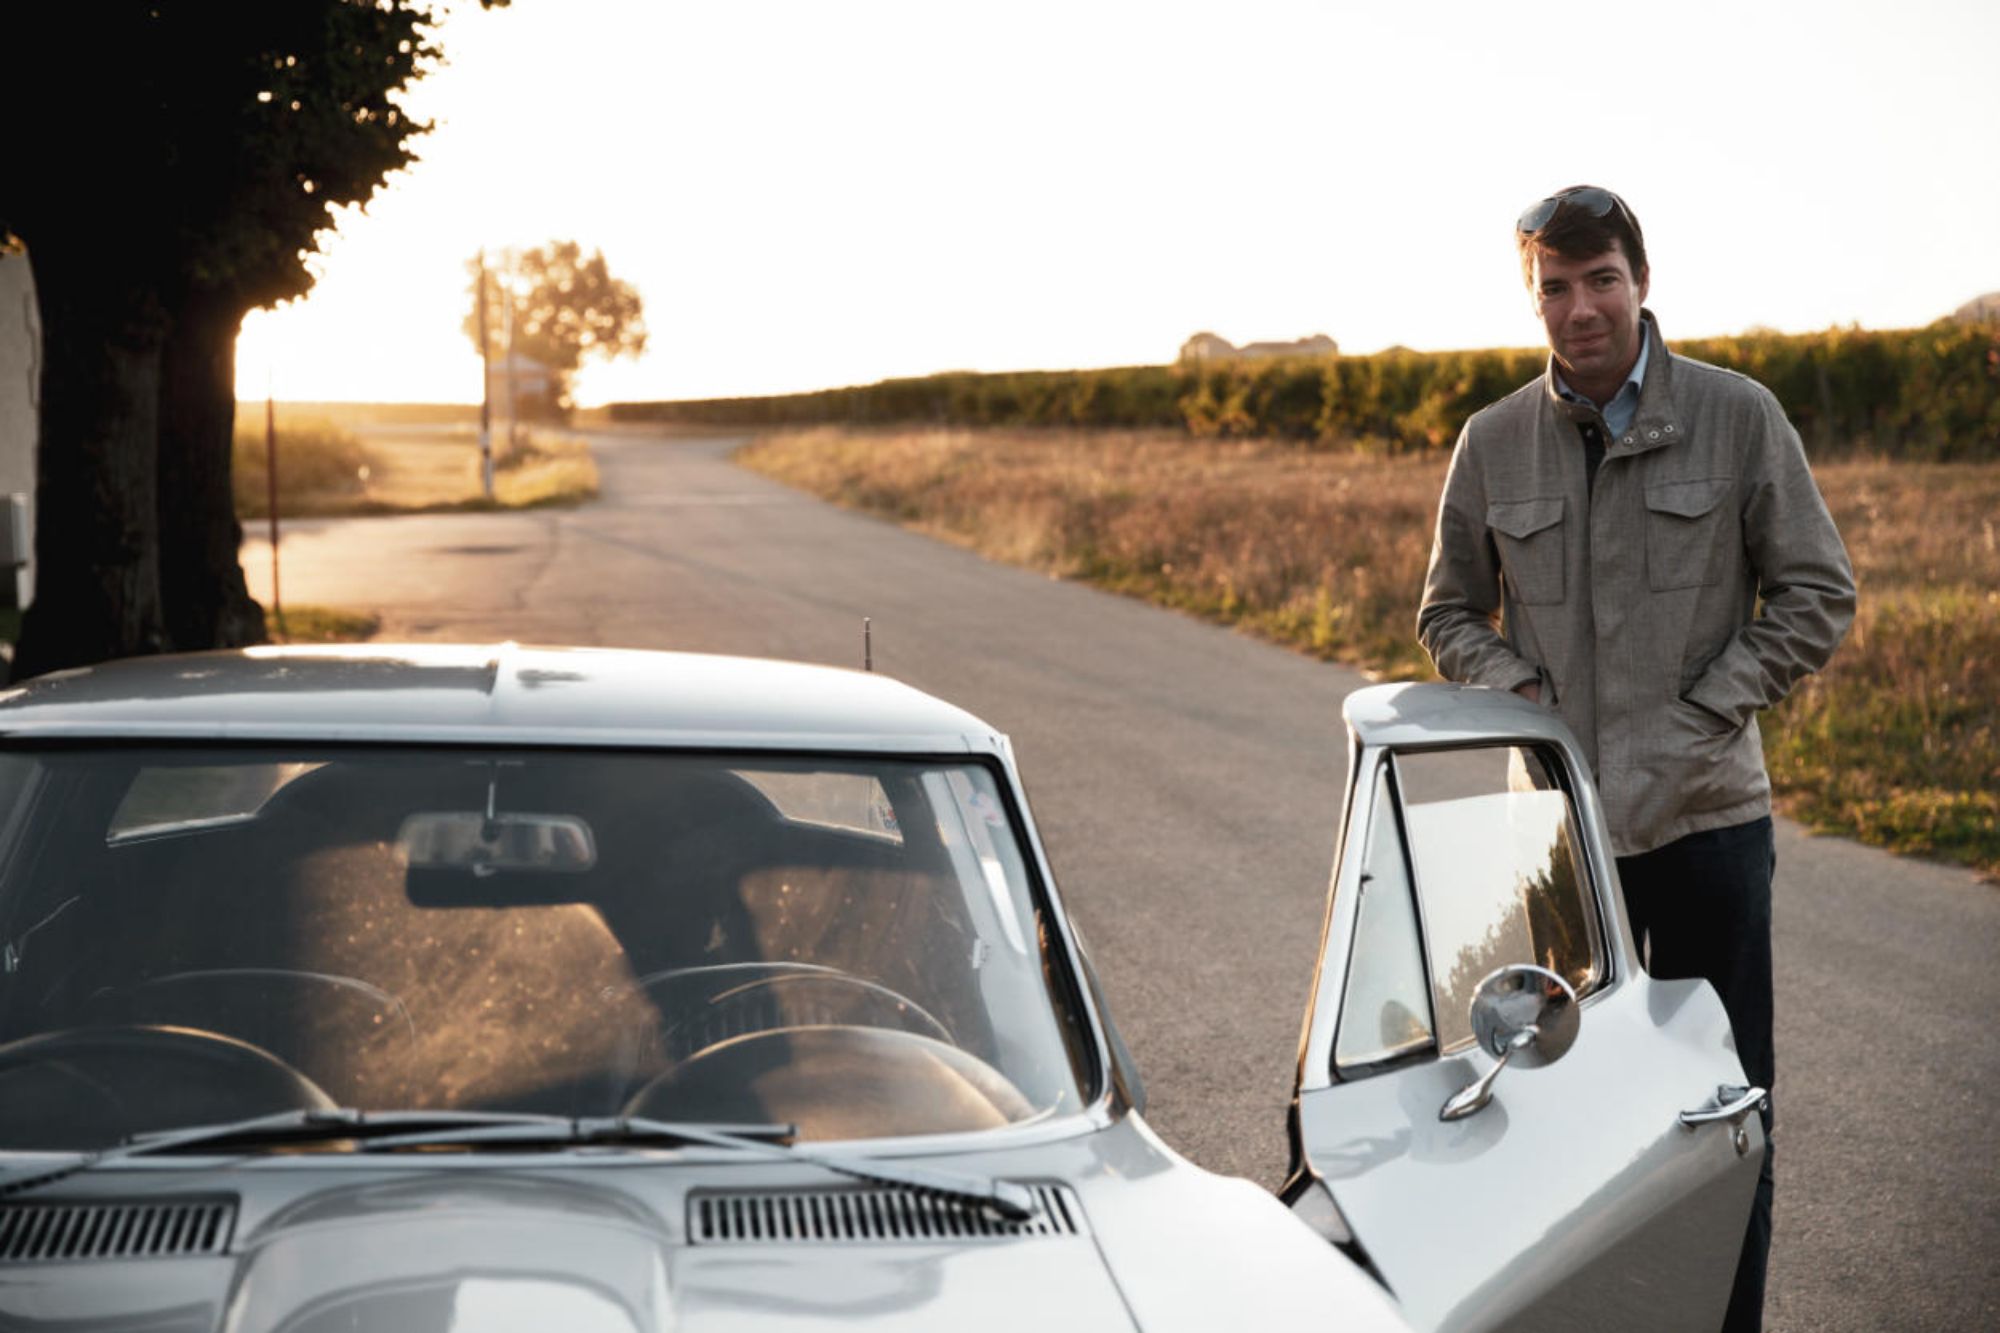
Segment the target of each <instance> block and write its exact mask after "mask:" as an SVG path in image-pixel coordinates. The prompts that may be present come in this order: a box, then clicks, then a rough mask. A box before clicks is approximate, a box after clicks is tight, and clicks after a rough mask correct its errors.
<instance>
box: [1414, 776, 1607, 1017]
mask: <svg viewBox="0 0 2000 1333" xmlns="http://www.w3.org/2000/svg"><path fill="white" fill-rule="evenodd" d="M1395 769H1396V779H1397V782H1396V790H1397V793H1398V796H1399V798H1400V799H1399V802H1398V805H1399V808H1400V811H1401V814H1402V817H1403V823H1404V827H1405V828H1406V829H1407V830H1408V837H1409V853H1410V865H1411V869H1412V871H1413V874H1414V878H1415V883H1416V897H1417V901H1418V903H1419V905H1420V910H1421V914H1422V916H1421V919H1422V923H1423V929H1424V934H1425V938H1426V942H1427V944H1428V954H1429V964H1430V984H1431V993H1432V1002H1433V1005H1434V1009H1435V1013H1436V1016H1437V1039H1438V1044H1439V1047H1440V1049H1441V1050H1443V1051H1445V1052H1447V1053H1449V1052H1452V1051H1455V1050H1458V1049H1461V1048H1462V1047H1464V1046H1465V1045H1467V1044H1469V1043H1470V1042H1471V1040H1472V1028H1471V1022H1470V1020H1469V1018H1468V1010H1469V1006H1470V1003H1471V999H1472V992H1473V989H1474V988H1475V987H1476V986H1478V984H1479V982H1480V980H1481V979H1482V978H1484V977H1485V976H1486V975H1488V974H1489V973H1491V972H1492V971H1493V970H1494V969H1496V968H1500V967H1504V966H1506V965H1507V964H1509V963H1534V964H1538V965H1540V966H1542V967H1546V968H1548V969H1550V970H1551V971H1553V972H1555V973H1557V974H1559V975H1560V976H1562V977H1563V978H1564V979H1565V980H1566V981H1568V982H1569V983H1570V985H1571V986H1573V987H1574V988H1575V989H1576V992H1577V994H1578V995H1579V996H1582V995H1585V994H1588V993H1589V992H1590V991H1591V990H1593V989H1595V987H1596V986H1597V985H1598V984H1599V983H1600V982H1601V981H1602V979H1603V977H1604V962H1603V957H1604V953H1603V945H1602V940H1601V932H1600V926H1599V923H1598V915H1597V911H1596V905H1595V901H1594V898H1593V897H1592V894H1591V889H1590V882H1589V878H1588V869H1587V866H1586V864H1585V862H1584V860H1583V858H1582V855H1581V851H1580V847H1581V844H1580V839H1579V836H1578V832H1577V822H1576V812H1575V810H1574V808H1573V807H1572V804H1571V801H1570V797H1569V793H1568V791H1567V790H1565V788H1564V786H1563V785H1562V784H1561V783H1560V782H1558V781H1555V780H1554V776H1553V775H1556V774H1559V773H1560V772H1561V771H1562V770H1561V767H1560V761H1559V760H1558V759H1557V758H1556V757H1555V756H1554V755H1553V754H1552V753H1544V752H1541V751H1537V750H1531V749H1521V748H1512V747H1501V746H1495V747H1490V748H1487V749H1483V750H1452V751H1426V752H1418V753H1411V754H1399V755H1397V756H1396V759H1395Z"/></svg>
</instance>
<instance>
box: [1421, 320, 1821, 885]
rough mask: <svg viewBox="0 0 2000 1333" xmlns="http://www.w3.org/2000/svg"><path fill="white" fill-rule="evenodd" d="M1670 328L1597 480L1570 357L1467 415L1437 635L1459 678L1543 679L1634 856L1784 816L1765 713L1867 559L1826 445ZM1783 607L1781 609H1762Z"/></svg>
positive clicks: (1425, 638) (1617, 837)
mask: <svg viewBox="0 0 2000 1333" xmlns="http://www.w3.org/2000/svg"><path fill="white" fill-rule="evenodd" d="M1643 327H1644V329H1645V336H1646V337H1648V338H1650V339H1651V340H1652V342H1651V352H1650V354H1649V360H1648V363H1647V367H1646V380H1645V384H1644V385H1643V386H1642V387H1641V390H1640V395H1639V410H1638V413H1637V415H1636V416H1635V417H1634V418H1633V421H1632V426H1631V429H1630V430H1628V431H1627V432H1626V433H1625V434H1624V435H1623V436H1620V437H1617V438H1610V437H1609V432H1608V431H1607V432H1606V435H1607V440H1608V447H1607V449H1606V451H1605V457H1604V462H1603V464H1602V465H1601V466H1600V468H1599V469H1598V474H1597V480H1596V486H1595V490H1594V492H1592V491H1588V490H1586V484H1585V482H1586V479H1585V477H1584V450H1583V443H1582V440H1581V438H1580V436H1579V435H1578V432H1577V423H1578V422H1579V421H1584V420H1598V421H1599V423H1600V427H1601V418H1598V417H1597V414H1596V413H1595V412H1593V411H1591V410H1590V409H1589V408H1585V407H1581V406H1577V405H1574V404H1571V403H1567V402H1565V401H1563V400H1562V399H1561V398H1560V397H1558V396H1557V394H1556V392H1555V384H1554V366H1553V362H1552V363H1551V367H1550V371H1549V373H1546V374H1544V375H1543V376H1542V378H1541V379H1539V380H1536V381H1535V382H1533V383H1531V384H1528V385H1526V386H1524V387H1522V388H1521V389H1518V390H1516V391H1515V392H1514V393H1512V394H1510V395H1509V396H1507V397H1506V398H1503V399H1501V400H1500V401H1499V402H1497V403H1495V404H1493V405H1492V406H1491V407H1488V408H1486V409H1485V410H1483V411H1481V412H1478V413H1476V414H1475V415H1474V416H1473V417H1472V419H1471V420H1470V421H1468V422H1466V424H1465V429H1464V431H1463V432H1461V433H1460V435H1459V438H1458V447H1457V449H1456V450H1455V451H1454V452H1453V454H1452V460H1451V471H1450V474H1449V475H1448V476H1447V477H1446V479H1445V485H1444V497H1443V500H1442V502H1441V503H1440V505H1439V508H1438V520H1437V533H1436V537H1435V539H1434V541H1433V543H1432V546H1431V563H1430V571H1429V574H1428V575H1427V577H1426V578H1425V581H1424V600H1423V606H1422V609H1421V610H1420V611H1419V612H1418V613H1417V637H1418V639H1419V640H1420V641H1421V642H1422V643H1423V645H1424V649H1425V651H1427V652H1428V653H1430V655H1431V660H1432V661H1434V662H1435V663H1436V664H1437V669H1438V671H1439V672H1440V673H1441V674H1443V675H1444V676H1445V678H1446V679H1448V680H1456V681H1464V682H1468V683H1471V684H1475V685H1491V686H1495V687H1497V688H1500V689H1511V688H1513V687H1514V686H1516V685H1520V684H1523V683H1525V682H1527V681H1531V680H1540V681H1541V683H1542V699H1543V702H1545V703H1550V704H1552V705H1553V706H1554V707H1555V709H1556V711H1557V712H1558V713H1559V714H1561V716H1562V718H1563V720H1564V721H1565V722H1567V723H1568V724H1569V726H1570V729H1571V730H1572V731H1574V732H1575V733H1576V735H1577V739H1578V740H1580V741H1581V742H1582V743H1583V748H1584V752H1585V753H1586V754H1588V755H1590V756H1591V758H1592V762H1593V764H1594V766H1595V768H1596V776H1597V782H1598V788H1599V791H1600V793H1601V794H1602V796H1603V799H1604V807H1605V810H1606V812H1607V814H1608V815H1609V817H1610V822H1611V830H1612V841H1613V846H1614V848H1615V850H1616V852H1617V854H1618V855H1620V856H1626V855H1631V854H1634V853H1638V852H1644V851H1650V850H1652V849H1653V848H1655V847H1660V846H1663V845H1664V844H1666V843H1669V842H1672V841H1673V840H1674V839H1676V838H1679V837H1682V836H1684V835H1686V834H1689V833H1694V832H1698V831H1700V830H1703V829H1712V828H1723V827H1727V826H1728V825H1731V824H1740V823H1743V822H1745V821H1746V820H1750V819H1755V818H1756V817H1757V816H1759V815H1762V814H1766V813H1768V812H1769V811H1770V808H1771V783H1770V779H1769V777H1768V776H1767V775H1766V774H1765V772H1764V750H1763V741H1762V738H1761V737H1760V736H1759V734H1758V731H1757V710H1759V709H1760V708H1767V707H1769V706H1770V705H1772V704H1774V703H1776V702H1778V701H1779V700H1780V699H1782V698H1784V697H1785V694H1786V693H1787V692H1788V691H1789V690H1790V689H1791V688H1792V686H1793V685H1794V684H1795V683H1796V682H1797V681H1798V680H1799V679H1800V678H1802V677H1804V676H1805V675H1807V674H1808V673H1810V672H1813V671H1817V670H1818V669H1819V668H1820V667H1822V666H1824V665H1825V664H1826V660H1827V658H1828V657H1830V656H1831V655H1832V653H1833V650H1834V647H1835V646H1836V645H1837V644H1838V643H1839V642H1840V639H1841V636H1842V635H1843V634H1845V633H1846V632H1847V626H1848V623H1849V622H1850V621H1851V620H1852V619H1853V617H1854V571H1853V568H1852V567H1851V566H1850V565H1849V564H1848V559H1847V550H1846V548H1845V547H1844V546H1843V545H1842V544H1841V541H1840V534H1839V533H1838V532H1836V531H1835V530H1834V526H1833V520H1832V518H1831V517H1830V516H1829V515H1828V514H1827V511H1826V504H1825V502H1824V501H1823V500H1822V499H1821V498H1820V494H1819V488H1818V487H1817V486H1816V485H1814V483H1813V479H1812V474H1811V472H1810V471H1808V470H1807V467H1806V459H1805V451H1804V449H1803V447H1802V446H1801V445H1800V443H1799V437H1798V434H1797V432H1796V431H1794V430H1793V429H1792V427H1791V423H1789V422H1788V421H1786V420H1785V415H1784V413H1783V412H1782V411H1781V410H1780V409H1779V407H1778V402H1777V399H1775V398H1774V397H1772V395H1771V393H1770V392H1769V391H1768V390H1767V389H1765V388H1764V387H1763V386H1762V385H1760V384H1758V383H1756V382H1755V381H1754V380H1750V379H1746V378H1745V377H1743V376H1741V375H1738V374H1736V373H1735V372H1733V371H1728V370H1722V369H1719V368H1717V367H1715V366H1710V365H1706V364H1704V363H1703V362H1700V361H1692V360H1689V359H1687V358H1685V357H1678V356H1672V355H1670V354H1669V353H1668V351H1667V348H1666V344H1665V343H1664V342H1663V341H1662V339H1661V337H1660V333H1659V328H1658V326H1657V324H1656V323H1655V322H1654V320H1653V317H1652V314H1651V312H1645V314H1644V315H1643ZM1760 600H1761V603H1762V606H1761V609H1760V608H1759V602H1760Z"/></svg>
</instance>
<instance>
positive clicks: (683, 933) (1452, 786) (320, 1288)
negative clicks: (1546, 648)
mask: <svg viewBox="0 0 2000 1333" xmlns="http://www.w3.org/2000/svg"><path fill="white" fill-rule="evenodd" d="M1347 718H1348V725H1349V729H1350V732H1351V734H1352V738H1353V746H1354V749H1353V762H1354V768H1353V772H1352V777H1351V781H1350V784H1349V794H1348V800H1347V809H1346V812H1345V818H1346V833H1345V836H1344V837H1343V839H1342V843H1341V850H1340V853H1339V859H1338V863H1337V865H1336V867H1335V870H1334V876H1333V887H1332V893H1331V897H1330V906H1329V910H1328V913H1327V917H1326V923H1325V935H1324V944H1323V947H1322V949H1321V958H1320V963H1319V973H1318V978H1317V985H1316V988H1315V992H1314V999H1313V1003H1312V1008H1311V1011H1310V1012H1309V1013H1308V1014H1307V1016H1306V1023H1305V1029H1304V1035H1303V1038H1302V1043H1301V1048H1300V1062H1299V1085H1298V1095H1297V1098H1296V1101H1295V1104H1294V1105H1293V1107H1292V1108H1291V1116H1290V1121H1289V1125H1290V1133H1291V1137H1292V1143H1293V1149H1294V1161H1295V1170H1294V1175H1293V1179H1292V1181H1291V1182H1290V1184H1289V1185H1288V1186H1287V1188H1286V1190H1285V1191H1284V1195H1283V1199H1282V1201H1281V1200H1280V1199H1279V1198H1274V1197H1272V1196H1271V1195H1269V1194H1267V1193H1265V1192H1263V1191H1262V1190H1260V1189H1258V1188H1256V1187H1255V1186H1253V1185H1251V1184H1249V1183H1248V1182H1245V1181H1240V1180H1233V1179H1227V1178H1223V1177H1218V1176H1214V1175H1211V1174H1209V1173H1208V1172H1205V1171H1203V1170H1201V1169H1199V1168H1197V1167H1195V1166H1193V1165H1191V1164H1189V1163H1188V1162H1186V1161H1184V1160H1182V1159H1181V1158H1180V1157H1178V1156H1177V1155H1175V1154H1174V1152H1173V1151H1172V1150H1170V1149H1169V1148H1167V1147H1166V1146H1165V1145H1163V1144H1162V1143H1161V1142H1160V1141H1159V1139H1157V1138H1156V1137H1155V1136H1154V1135H1153V1134H1152V1133H1151V1132H1150V1131H1149V1130H1148V1129H1147V1127H1146V1125H1145V1123H1144V1122H1143V1120H1142V1119H1141V1116H1140V1108H1141V1104H1142V1102H1143V1094H1142V1092H1141V1090H1140V1086H1139V1081H1138V1078H1137V1076H1136V1074H1135V1072H1134V1071H1133V1069H1132V1067H1131V1062H1130V1059H1129V1057H1128V1056H1127V1055H1126V1053H1125V1051H1124V1048H1123V1045H1122V1043H1121V1042H1120V1041H1119V1039H1118V1036H1117V1033H1116V1030H1115V1028H1114V1027H1113V1026H1112V1024H1111V1020H1110V1018H1109V1016H1108V1015H1107V1014H1106V1012H1105V1010H1104V1007H1103V1004H1102V1000H1101V997H1100V996H1099V994H1098V989H1097V987H1096V985H1095V984H1094V981H1093V978H1092V973H1091V968H1090V964H1089V962H1088V960H1087V958H1086V957H1085V955H1084V953H1083V952H1082V950H1081V948H1080V946H1079V943H1078V940H1077V937H1076V934H1075V932H1074V931H1073V929H1072V928H1071V925H1070V923H1069V921H1068V920H1067V918H1066V917H1065V915H1064V913H1063V909H1062V903H1061V899H1060V897H1059V895H1058V893H1057V891H1056V886H1055V884H1054V883H1053V881H1052V879H1051V876H1050V873H1049V869H1048V865H1047V862H1046V861H1045V859H1044V858H1043V855H1042V852H1041V849H1040V847H1039V845H1038V842H1037V839H1036V834H1035V829H1034V823H1033V820H1032V819H1031V817H1030V815H1029V812H1028V805H1027V801H1026V799H1025V796H1024V794H1023V790H1022V787H1021V783H1020V779H1019V777H1018V775H1017V774H1016V772H1015V770H1014V766H1013V762H1012V759H1011V755H1010V751H1009V748H1008V745H1007V742H1006V740H1005V739H1004V738H1003V737H1002V736H1000V735H998V734H997V733H995V732H994V731H993V730H992V729H991V728H989V727H988V726H986V725H985V724H984V723H982V722H980V721H979V720H978V719H976V718H974V717H971V716H969V715H968V714H966V713H964V712H961V711H960V710H958V709H956V708H953V707H951V706H949V705H947V704H944V703H941V702H939V701H938V700H935V699H933V698H930V697H928V696H926V695H923V694H921V693H918V692H917V691H915V690H912V689H909V688H908V687H906V686H903V685H900V684H898V683H896V682H894V681H891V680H888V679H885V678H883V677H880V676H875V675H870V674H864V673H859V672H849V671H841V670H835V669H831V668H825V667H810V666H800V665H792V664H783V663H774V662H764V661H750V660H742V659H729V658H713V657H698V656H685V655H673V654H646V653H627V652H608V651H590V650H529V649H522V648H517V647H515V646H513V645H503V646H501V647H499V648H445V647H434V646H426V647H405V648H389V647H384V648H372V647H371V648H366V649H354V648H341V649H332V650H317V651H315V650H307V649H287V650H252V651H247V652H242V653H235V654H214V655H200V656H192V657H179V658H157V659H152V660H146V661H134V662H125V663H116V664H111V665H108V666H104V667H100V668H95V669H91V670H84V671H73V672H62V673H56V674H54V675H50V676H46V677H42V678H40V679H38V680H35V681H31V682H28V683H26V684H24V685H21V686H17V687H15V688H13V689H11V690H8V691H6V692H5V693H4V694H3V695H0V1327H4V1328H19V1329H28V1328H33V1329H38V1330H78V1331H79V1333H80V1331H81V1330H94V1331H98V1333H102V1331H104V1330H112V1329H118V1330H138V1329H144V1330H148V1333H167V1331H168V1330H190V1331H192V1330H204V1331H206V1330H215V1329H226V1330H231V1331H232V1333H267V1331H275V1330H288V1331H293V1333H323V1331H330V1330H357V1329H368V1330H398V1331H399V1333H427V1331H430V1330H438V1331H442V1330H448V1329H449V1330H475V1329H478V1330H487V1329H535V1330H647V1331H651V1330H669V1329H682V1330H695V1331H699V1330H716V1329H831V1328H864V1327H865V1328H868V1329H889V1328H894V1329H925V1330H979V1329H996V1330H997V1329H1007V1330H1019V1329H1026V1328H1046V1329H1089V1330H1093V1331H1095V1333H1108V1331H1109V1330H1113V1329H1144V1330H1151V1331H1158V1330H1188V1331H1189V1333H1196V1331H1199V1333H1215V1330H1221V1329H1242V1330H1267V1329H1288V1328H1327V1329H1368V1328H1401V1327H1404V1326H1405V1324H1406V1322H1407V1324H1409V1325H1413V1326H1415V1327H1418V1328H1425V1329H1445V1328H1450V1329H1483V1328H1499V1327H1523V1328H1526V1327H1534V1328H1559V1327H1584V1326H1588V1327H1591V1328H1618V1329H1650V1328H1704V1327H1713V1326H1714V1324H1715V1323H1716V1322H1717V1320H1718V1319H1719V1315H1720V1311H1721V1308H1722V1305H1723V1303H1724V1301H1725V1299H1726V1296H1727V1292H1728V1288H1729V1282H1730V1276H1731V1272H1732V1269H1733V1266H1734V1262H1735V1256H1736V1253H1737V1250H1738V1246H1739V1242H1740V1238H1741V1235H1742V1230H1743V1224H1744V1219H1745V1217H1746V1216H1747V1213H1748V1208H1749V1201H1750V1196H1751V1192H1752V1190H1753V1188H1754V1185H1755V1180H1756V1167H1757V1161H1758V1155H1759V1152H1760V1150H1761V1147H1762V1137H1761V1134H1762V1131H1761V1127H1760V1124H1759V1121H1758V1118H1757V1117H1756V1116H1755V1115H1752V1114H1750V1112H1751V1111H1752V1110H1753V1109H1754V1107H1755V1106H1756V1104H1757V1102H1758V1101H1759V1099H1760V1098H1761V1096H1762V1093H1761V1090H1758V1089H1754V1088H1744V1087H1741V1086H1740V1085H1741V1083H1742V1076H1741V1070H1740V1066H1739V1065H1738V1063H1737V1061H1736V1059H1735V1057H1734V1055H1733V1053H1732V1048H1731V1043H1730V1039H1729V1032H1728V1027H1727V1023H1726V1020H1725V1019H1724V1016H1723V1012H1722V1008H1721V1006H1720V1004H1719V1002H1718V1001H1717V999H1716V997H1715V995H1714V994H1713V992H1712V991H1710V990H1709V988H1708V987H1707V986H1706V985H1705V984H1703V983H1699V982H1688V981H1678V982H1666V981H1656V980H1652V979H1650V978H1648V977H1647V976H1646V974H1645V973H1644V972H1643V971H1642V970H1641V969H1640V968H1639V967H1638V966H1636V964H1635V961H1634V953H1633V948H1632V943H1631V940H1630V938H1629V932H1628V930H1627V928H1626V926H1625V924H1624V919H1623V915H1622V912H1621V910H1620V904H1619V901H1618V895H1617V894H1616V893H1615V892H1614V891H1612V888H1611V885H1612V874H1613V872H1612V869H1611V867H1612V862H1611V859H1610V856H1609V854H1608V850H1607V844H1606V842H1605V839H1604V835H1603V830H1602V827H1601V822H1600V814H1599V811H1598V807H1597V803H1596V799H1595V796H1594V794H1593V792H1592V789H1591V786H1590V783H1589V781H1588V779H1587V777H1585V776H1584V772H1583V769H1582V767H1581V766H1580V764H1579V762H1578V760H1577V757H1576V754H1575V752H1574V749H1573V743H1572V742H1571V741H1570V739H1569V737H1568V736H1567V734H1566V733H1565V732H1564V731H1563V729H1562V727H1561V726H1560V724H1559V723H1557V722H1556V721H1555V720H1554V719H1553V718H1552V717H1551V715H1549V714H1548V713H1547V712H1545V711H1542V710H1539V709H1536V708H1534V707H1532V706H1529V705H1526V704H1524V703H1522V702H1520V701H1518V700H1515V699H1513V698H1512V697H1511V696H1507V695H1502V694H1495V693H1493V692H1490V691H1480V690H1463V689H1458V688H1454V687H1445V686H1406V687H1379V688H1375V689H1371V690H1365V691H1363V692H1361V693H1360V694H1358V695H1356V696H1354V698H1353V699H1352V700H1351V701H1350V702H1349V705H1348V708H1347ZM1327 726H1328V730H1329V734H1330V739H1331V733H1332V719H1327ZM1311 924H1312V923H1310V922H1303V921H1302V922H1300V923H1299V926H1300V929H1302V930H1303V929H1310V927H1311ZM1538 1066H1546V1067H1538ZM1280 1109H1281V1108H1278V1107H1273V1108H1272V1116H1273V1129H1274V1131H1275V1128H1276V1119H1277V1117H1278V1115H1279V1113H1280Z"/></svg>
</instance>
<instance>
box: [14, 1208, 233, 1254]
mask: <svg viewBox="0 0 2000 1333" xmlns="http://www.w3.org/2000/svg"><path fill="white" fill-rule="evenodd" d="M235 1226H236V1205H235V1204H234V1203H233V1202H230V1201H227V1200H219V1199H208V1200H186V1199H181V1200H174V1201H165V1202H159V1203H15V1204H0V1264H46V1263H64V1262H71V1261H76V1260H87V1259H147V1258H153V1257H155V1256H160V1255H191V1254H221V1253H223V1252H224V1251H226V1250H227V1249H228V1248H229V1235H230V1232H232V1231H233V1230H235Z"/></svg>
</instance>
